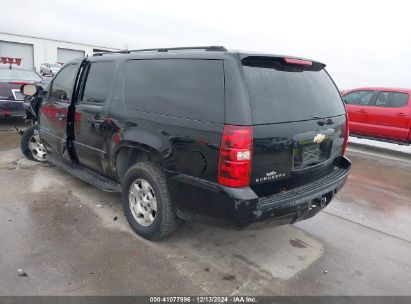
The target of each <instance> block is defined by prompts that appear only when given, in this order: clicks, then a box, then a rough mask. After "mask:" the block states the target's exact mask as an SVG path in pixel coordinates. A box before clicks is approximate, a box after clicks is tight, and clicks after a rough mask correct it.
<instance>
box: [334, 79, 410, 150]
mask: <svg viewBox="0 0 411 304" xmlns="http://www.w3.org/2000/svg"><path fill="white" fill-rule="evenodd" d="M342 98H343V100H344V102H345V104H346V107H347V113H348V118H349V126H350V134H352V135H354V136H358V137H365V138H371V139H378V140H383V141H388V142H396V143H405V144H410V143H411V132H410V130H411V89H397V88H372V87H369V88H358V89H353V90H347V91H345V92H344V94H343V96H342Z"/></svg>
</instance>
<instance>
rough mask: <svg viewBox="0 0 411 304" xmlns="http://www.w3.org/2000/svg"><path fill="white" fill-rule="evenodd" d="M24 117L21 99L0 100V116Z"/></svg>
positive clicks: (24, 112)
mask: <svg viewBox="0 0 411 304" xmlns="http://www.w3.org/2000/svg"><path fill="white" fill-rule="evenodd" d="M5 116H12V117H25V116H26V111H25V110H24V106H23V101H15V100H0V117H5Z"/></svg>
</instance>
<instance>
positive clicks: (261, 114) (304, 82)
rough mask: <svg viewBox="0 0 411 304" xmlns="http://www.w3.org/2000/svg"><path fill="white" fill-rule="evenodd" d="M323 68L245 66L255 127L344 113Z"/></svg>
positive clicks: (277, 63)
mask: <svg viewBox="0 0 411 304" xmlns="http://www.w3.org/2000/svg"><path fill="white" fill-rule="evenodd" d="M322 67H323V66H320V67H315V68H314V66H313V68H304V67H302V66H297V65H287V64H284V63H282V62H280V61H279V60H276V62H269V63H267V62H264V63H263V64H262V63H261V62H249V61H248V62H243V69H244V74H245V78H246V82H247V86H248V91H249V94H250V98H251V103H252V113H253V119H254V123H256V124H266V123H279V122H289V121H301V120H309V119H314V118H324V117H331V116H337V115H341V114H344V113H345V109H344V105H343V103H342V101H341V97H340V95H339V93H338V90H337V88H336V87H335V85H334V83H333V82H332V80H331V78H330V77H329V76H328V74H327V73H326V71H325V70H324V69H323V68H322Z"/></svg>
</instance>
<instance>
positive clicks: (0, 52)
mask: <svg viewBox="0 0 411 304" xmlns="http://www.w3.org/2000/svg"><path fill="white" fill-rule="evenodd" d="M0 57H11V58H22V59H21V64H20V66H23V67H27V68H29V69H32V68H33V67H34V58H33V45H32V44H25V43H17V42H10V41H3V40H0Z"/></svg>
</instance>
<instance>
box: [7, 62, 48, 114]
mask: <svg viewBox="0 0 411 304" xmlns="http://www.w3.org/2000/svg"><path fill="white" fill-rule="evenodd" d="M37 82H41V77H40V76H39V75H38V74H37V73H36V72H35V71H34V70H30V69H27V68H22V67H19V66H14V65H5V64H0V117H24V116H26V111H25V110H24V107H23V95H22V94H21V93H20V87H21V85H22V84H26V83H37Z"/></svg>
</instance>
